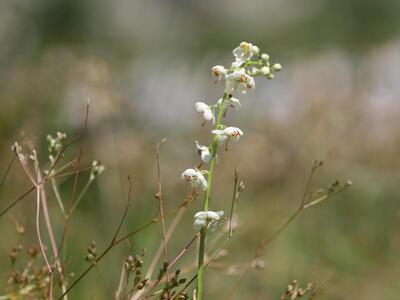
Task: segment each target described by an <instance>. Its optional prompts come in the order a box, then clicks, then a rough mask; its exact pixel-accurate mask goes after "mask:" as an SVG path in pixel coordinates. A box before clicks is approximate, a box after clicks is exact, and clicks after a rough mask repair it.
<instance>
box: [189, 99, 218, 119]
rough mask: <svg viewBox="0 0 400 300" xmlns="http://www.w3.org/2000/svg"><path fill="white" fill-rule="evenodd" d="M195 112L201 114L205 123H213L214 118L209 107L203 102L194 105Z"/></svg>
mask: <svg viewBox="0 0 400 300" xmlns="http://www.w3.org/2000/svg"><path fill="white" fill-rule="evenodd" d="M194 105H195V107H196V111H197V112H199V113H202V114H203V118H204V120H206V121H212V122H213V123H215V116H214V113H213V110H212V109H211V107H210V106H209V105H208V104H206V103H204V102H196V103H195V104H194Z"/></svg>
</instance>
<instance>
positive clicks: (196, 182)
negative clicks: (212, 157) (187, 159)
mask: <svg viewBox="0 0 400 300" xmlns="http://www.w3.org/2000/svg"><path fill="white" fill-rule="evenodd" d="M181 177H182V179H183V180H185V181H186V182H190V184H191V185H192V186H193V187H196V186H200V187H201V188H202V189H203V191H205V190H206V189H207V180H206V179H205V178H204V176H203V174H202V173H201V172H200V171H198V170H195V169H186V170H185V171H184V172H183V173H182V175H181Z"/></svg>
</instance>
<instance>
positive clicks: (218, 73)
mask: <svg viewBox="0 0 400 300" xmlns="http://www.w3.org/2000/svg"><path fill="white" fill-rule="evenodd" d="M226 73H227V71H226V69H225V67H224V66H220V65H217V66H214V67H212V69H211V74H212V75H214V76H215V77H216V78H217V79H216V80H215V83H217V82H218V81H221V80H222V78H225V76H226Z"/></svg>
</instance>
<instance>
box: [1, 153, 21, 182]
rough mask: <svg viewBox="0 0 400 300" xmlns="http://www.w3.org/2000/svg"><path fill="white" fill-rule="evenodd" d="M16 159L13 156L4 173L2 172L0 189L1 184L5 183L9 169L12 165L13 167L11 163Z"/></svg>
mask: <svg viewBox="0 0 400 300" xmlns="http://www.w3.org/2000/svg"><path fill="white" fill-rule="evenodd" d="M16 158H17V157H16V156H15V155H13V157H12V158H11V160H10V162H9V164H8V166H7V169H6V171H5V172H4V175H3V178H2V179H1V181H0V187H1V186H2V185H3V183H4V182H5V181H6V179H7V176H8V173H9V172H10V170H11V167H12V165H13V163H14V161H15V159H16Z"/></svg>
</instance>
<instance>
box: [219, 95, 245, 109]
mask: <svg viewBox="0 0 400 300" xmlns="http://www.w3.org/2000/svg"><path fill="white" fill-rule="evenodd" d="M223 101H224V99H222V98H220V99H219V100H218V102H217V104H218V105H221V104H222V102H223ZM225 103H226V106H233V107H234V108H236V110H238V109H239V108H240V107H241V106H242V104H241V103H240V101H239V99H237V98H235V97H230V98H229V99H225Z"/></svg>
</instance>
